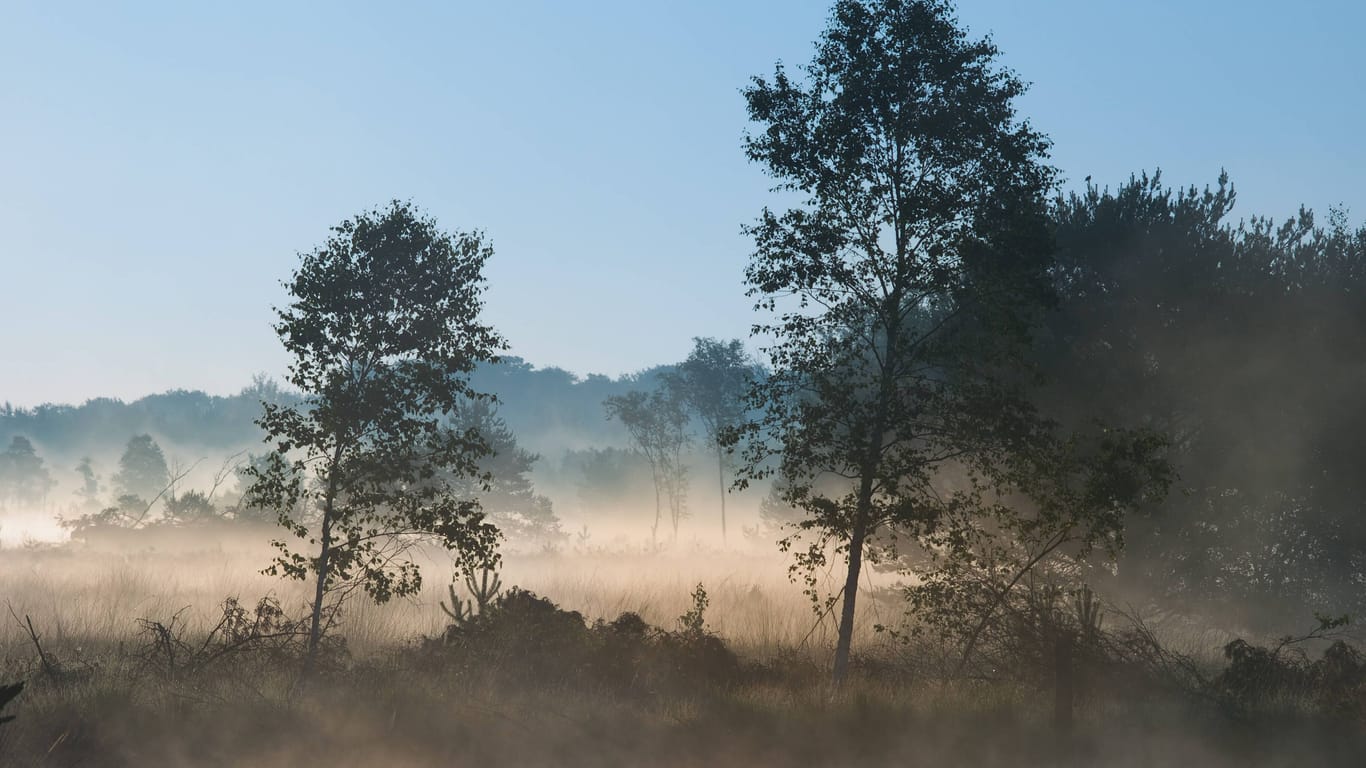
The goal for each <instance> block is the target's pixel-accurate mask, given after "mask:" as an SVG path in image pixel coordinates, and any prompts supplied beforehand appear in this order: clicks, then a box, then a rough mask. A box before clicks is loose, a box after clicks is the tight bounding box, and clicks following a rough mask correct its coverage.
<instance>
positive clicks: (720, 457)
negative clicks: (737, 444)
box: [716, 443, 727, 547]
mask: <svg viewBox="0 0 1366 768" xmlns="http://www.w3.org/2000/svg"><path fill="white" fill-rule="evenodd" d="M716 480H717V482H718V483H719V484H720V486H721V546H722V547H725V546H726V543H727V541H726V459H725V454H724V453H723V452H722V450H721V444H720V443H717V444H716Z"/></svg>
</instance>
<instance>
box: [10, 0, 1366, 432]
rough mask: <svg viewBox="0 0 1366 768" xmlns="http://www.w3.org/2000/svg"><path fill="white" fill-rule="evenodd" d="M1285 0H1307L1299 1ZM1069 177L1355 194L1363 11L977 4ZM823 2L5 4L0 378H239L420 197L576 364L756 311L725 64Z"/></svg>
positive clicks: (777, 54) (29, 402)
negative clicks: (346, 258) (345, 263)
mask: <svg viewBox="0 0 1366 768" xmlns="http://www.w3.org/2000/svg"><path fill="white" fill-rule="evenodd" d="M1292 7H1293V9H1294V10H1293V12H1291V11H1290V9H1291V8H1292ZM958 9H959V17H960V19H961V21H962V22H963V23H964V24H965V25H966V26H967V27H968V29H969V30H970V33H971V34H973V35H974V36H980V35H984V34H990V35H991V36H992V38H993V39H994V41H995V42H996V44H997V45H998V46H999V47H1000V49H1001V51H1002V57H1001V63H1002V64H1004V65H1005V66H1007V67H1009V68H1011V69H1013V70H1014V71H1016V72H1017V73H1018V74H1019V75H1020V76H1021V78H1022V79H1024V80H1025V81H1027V82H1029V83H1031V84H1032V86H1031V89H1030V91H1029V92H1028V93H1027V94H1026V95H1025V96H1024V97H1022V98H1021V100H1020V102H1019V105H1018V106H1019V109H1020V112H1021V114H1022V115H1023V116H1025V117H1027V118H1029V120H1030V121H1031V122H1032V123H1033V124H1034V126H1035V127H1037V128H1038V129H1040V130H1042V131H1043V132H1045V133H1047V134H1048V135H1049V136H1051V138H1052V140H1053V152H1052V162H1053V164H1054V165H1055V166H1056V167H1057V168H1059V170H1060V171H1061V173H1062V177H1063V179H1064V181H1063V184H1064V188H1065V189H1075V188H1078V187H1079V186H1080V185H1081V184H1082V180H1083V179H1084V178H1085V177H1086V176H1091V177H1093V179H1094V180H1095V181H1096V182H1098V183H1100V184H1102V185H1106V184H1108V185H1111V186H1114V185H1117V184H1119V183H1121V182H1122V181H1124V180H1125V179H1126V178H1128V176H1129V175H1130V174H1131V173H1135V172H1141V171H1144V170H1153V169H1156V168H1159V167H1160V168H1161V169H1162V172H1163V177H1164V179H1166V180H1167V181H1168V182H1170V183H1173V184H1179V185H1182V186H1185V185H1189V184H1196V185H1200V186H1203V185H1205V184H1210V183H1213V182H1214V181H1215V179H1216V178H1217V176H1218V174H1219V172H1220V170H1221V169H1227V170H1228V172H1229V173H1230V175H1231V176H1232V178H1233V181H1234V184H1235V186H1236V188H1237V190H1238V206H1237V208H1236V209H1235V214H1236V215H1239V216H1249V215H1270V216H1273V217H1275V218H1284V217H1286V216H1289V215H1290V214H1292V213H1294V212H1295V211H1296V210H1297V209H1298V207H1299V206H1300V205H1301V204H1304V205H1307V206H1309V207H1311V208H1314V209H1316V210H1319V211H1324V212H1326V210H1327V208H1328V207H1329V206H1342V207H1345V208H1347V209H1348V211H1349V218H1350V219H1351V220H1352V221H1353V222H1360V221H1362V219H1363V217H1362V215H1361V214H1363V213H1366V186H1363V185H1361V184H1360V183H1359V179H1360V178H1361V177H1362V176H1363V171H1366V142H1363V141H1362V140H1361V137H1362V136H1363V135H1366V99H1362V98H1360V80H1361V77H1362V76H1363V74H1366V46H1361V45H1360V44H1359V41H1358V36H1359V33H1360V30H1361V29H1362V28H1363V27H1364V26H1366V5H1362V4H1359V3H1356V2H1349V1H1348V0H1339V1H1337V2H1312V1H1306V2H1301V3H1297V4H1294V5H1293V6H1290V5H1287V4H1285V3H1274V4H1273V3H1270V2H1260V1H1254V0H1241V1H1239V2H1231V1H1225V0H1203V1H1202V2H1190V1H1189V0H1186V1H1184V2H1169V1H1168V0H1154V1H1152V2H1146V3H1128V2H1097V1H1096V0H1086V1H1084V2H1083V1H1080V0H1049V2H1046V3H1022V2H1018V0H963V1H962V2H960V3H959V4H958ZM827 14H828V6H827V3H825V2H809V3H808V2H797V1H795V0H730V1H728V2H722V1H720V0H692V1H691V2H686V3H663V2H651V1H647V0H629V1H625V0H623V1H619V0H609V1H602V2H599V1H597V0H585V2H578V3H568V2H558V1H557V2H550V1H546V2H502V3H488V2H478V3H476V2H461V1H456V0H452V1H450V2H432V3H420V2H405V3H342V2H332V3H303V2H297V3H258V2H234V3H180V2H168V3H134V2H129V3H117V4H116V3H102V2H91V3H79V2H67V3H50V2H28V1H27V0H21V1H19V2H16V1H15V0H0V307H3V316H4V318H5V328H6V332H5V334H4V335H3V336H0V344H2V345H3V346H0V402H5V401H8V402H11V403H13V404H15V405H18V406H33V405H36V404H39V403H45V402H57V403H62V402H68V403H77V402H81V401H84V400H85V399H87V398H91V397H98V396H108V397H119V398H123V399H135V398H137V397H140V396H142V395H145V394H149V393H152V392H160V391H165V390H168V389H174V388H184V389H203V390H206V391H208V392H211V393H216V394H227V393H231V392H235V391H237V390H239V389H241V388H242V387H243V386H245V385H246V384H248V383H249V381H250V378H251V376H252V374H253V373H256V372H266V373H270V374H274V375H276V376H279V375H280V374H281V373H282V372H283V371H284V369H285V366H286V363H287V358H286V356H285V353H284V352H283V350H282V349H281V348H280V345H279V342H278V340H277V339H276V338H275V336H274V333H273V331H272V330H271V322H272V320H273V314H272V307H273V306H276V305H282V304H284V303H285V301H286V296H285V293H284V291H283V289H282V288H281V287H280V282H281V281H282V280H283V279H285V278H286V277H288V276H289V274H290V271H291V270H292V269H293V268H294V266H295V265H296V264H297V260H298V254H299V253H300V252H302V251H308V250H310V249H312V248H313V247H314V246H315V245H317V244H319V243H320V242H322V240H323V239H324V238H325V237H326V235H327V231H328V227H330V226H332V225H333V224H336V223H337V222H339V221H341V220H343V219H345V218H347V217H349V216H352V215H354V214H356V213H359V212H361V211H364V210H368V209H371V208H373V207H375V206H378V205H383V204H384V203H386V202H387V201H389V200H392V199H395V198H398V199H410V200H412V201H413V202H415V203H416V204H417V205H418V206H420V207H421V208H423V209H424V210H426V211H427V212H428V213H429V214H431V215H432V216H433V217H435V218H436V219H437V220H438V222H439V223H440V224H441V225H442V226H443V227H444V228H446V229H449V230H458V231H465V230H472V229H478V230H481V231H483V232H484V233H485V235H486V236H487V237H488V238H489V239H490V241H491V242H492V244H493V247H494V249H495V251H496V255H495V257H494V259H493V260H492V261H491V262H490V264H489V266H488V268H487V270H486V277H487V279H488V286H489V287H488V293H487V306H486V315H485V316H486V319H487V320H488V321H489V322H491V323H492V324H493V325H494V326H495V327H496V328H498V329H499V330H500V331H501V332H502V333H503V335H504V336H506V337H507V339H508V341H509V342H510V345H511V353H512V354H515V355H518V356H521V357H523V358H525V359H527V360H528V361H530V362H532V363H533V364H535V365H538V366H552V365H553V366H559V367H562V368H566V369H568V370H571V371H574V372H576V373H579V374H587V373H590V372H596V373H606V374H610V375H616V374H621V373H625V372H631V371H635V370H639V369H642V368H645V367H648V366H651V365H656V364H660V363H667V362H674V361H677V360H680V359H682V358H683V357H684V356H686V354H687V352H688V350H689V348H690V347H691V339H692V337H694V336H716V337H724V338H734V337H745V336H746V335H747V333H748V328H749V326H750V324H751V322H752V321H753V317H752V312H751V301H750V300H749V299H748V298H746V297H745V295H744V288H743V285H742V273H743V269H744V265H745V262H746V260H747V258H748V256H749V253H750V250H751V248H750V243H749V242H748V241H747V240H746V238H745V237H744V236H743V235H742V234H741V226H742V225H743V224H745V223H746V222H749V221H752V220H753V219H754V217H755V216H756V215H757V214H758V212H759V211H760V210H761V208H762V207H763V206H764V205H765V204H767V203H773V202H775V198H774V197H773V196H772V195H771V194H770V193H769V191H768V190H769V187H770V186H772V183H771V181H770V180H769V179H767V178H766V177H765V176H764V175H763V173H762V171H761V169H759V168H758V167H756V166H753V165H751V164H749V163H748V162H747V161H746V159H745V157H744V153H743V150H742V140H743V136H744V132H745V130H746V127H747V126H746V118H745V110H744V101H743V98H742V97H741V95H740V89H741V88H742V87H743V86H744V85H745V84H746V83H747V81H748V78H750V77H751V76H753V75H759V74H767V73H770V72H771V71H772V68H773V65H774V63H775V62H777V61H779V60H782V61H784V62H785V63H787V64H789V65H791V66H797V65H801V64H803V63H805V62H806V61H808V60H809V59H810V56H811V52H812V49H813V44H814V41H815V39H816V38H817V36H818V35H819V33H820V31H821V29H822V28H823V27H824V25H825V19H826V17H827Z"/></svg>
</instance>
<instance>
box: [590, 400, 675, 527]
mask: <svg viewBox="0 0 1366 768" xmlns="http://www.w3.org/2000/svg"><path fill="white" fill-rule="evenodd" d="M602 406H603V408H604V409H605V410H606V411H607V418H609V419H618V420H620V421H621V423H622V426H624V427H626V431H627V432H628V433H630V435H631V442H632V443H634V444H635V447H636V449H637V450H639V451H640V452H641V454H643V455H644V456H645V460H646V461H647V462H649V464H650V473H651V475H652V476H653V478H654V485H655V521H654V524H653V525H652V526H650V543H651V544H652V545H653V544H657V543H658V540H659V521H660V517H661V515H662V512H663V506H662V502H663V500H665V499H667V500H668V503H669V522H670V523H671V524H672V526H673V540H674V541H675V542H676V541H678V524H679V523H680V522H682V520H683V518H684V517H685V516H686V515H687V491H688V488H687V480H688V468H687V466H686V465H685V464H684V463H683V451H684V449H685V448H687V446H688V413H687V411H685V410H684V408H683V401H682V400H681V399H680V398H679V396H678V393H677V392H675V391H674V390H673V389H671V388H670V387H667V386H666V387H661V388H660V389H656V390H655V391H654V392H651V393H649V394H646V393H645V392H640V391H636V392H628V393H626V394H624V395H614V396H612V397H609V398H607V399H606V400H604V401H603V402H602Z"/></svg>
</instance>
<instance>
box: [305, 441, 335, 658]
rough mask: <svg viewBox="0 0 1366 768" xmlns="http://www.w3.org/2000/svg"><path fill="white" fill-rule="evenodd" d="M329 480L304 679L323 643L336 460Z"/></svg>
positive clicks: (330, 557) (330, 564) (330, 563)
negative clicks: (324, 606) (324, 600)
mask: <svg viewBox="0 0 1366 768" xmlns="http://www.w3.org/2000/svg"><path fill="white" fill-rule="evenodd" d="M333 466H334V469H333V470H332V474H331V476H329V477H328V480H327V486H328V487H327V496H326V497H324V500H323V526H322V532H321V535H320V537H319V538H320V541H321V544H322V547H321V549H320V551H319V552H318V572H317V576H318V583H317V584H316V585H315V587H314V589H313V613H312V615H311V616H310V617H309V623H308V653H307V654H305V656H304V670H303V679H305V680H307V679H309V678H310V677H312V676H313V667H314V663H315V662H316V661H317V657H318V646H319V645H320V644H321V643H322V636H323V629H322V619H323V599H324V598H325V597H326V596H327V577H328V575H329V574H330V572H331V570H332V522H333V515H334V508H335V503H336V496H337V483H336V480H335V477H336V469H335V466H336V462H335V461H334V462H333Z"/></svg>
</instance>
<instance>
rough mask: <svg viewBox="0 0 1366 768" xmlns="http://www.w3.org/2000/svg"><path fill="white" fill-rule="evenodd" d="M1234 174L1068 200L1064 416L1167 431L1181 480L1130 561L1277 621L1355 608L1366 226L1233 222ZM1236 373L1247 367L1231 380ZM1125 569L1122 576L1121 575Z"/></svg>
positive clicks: (1060, 286)
mask: <svg viewBox="0 0 1366 768" xmlns="http://www.w3.org/2000/svg"><path fill="white" fill-rule="evenodd" d="M1235 200H1236V195H1235V193H1234V188H1233V186H1232V184H1231V183H1230V182H1229V180H1228V177H1227V175H1221V176H1220V178H1219V179H1218V181H1217V183H1216V184H1214V185H1211V186H1208V187H1205V188H1204V189H1199V188H1196V187H1194V186H1192V187H1189V188H1175V189H1174V188H1172V187H1169V186H1167V185H1166V184H1165V183H1164V182H1163V180H1162V177H1161V175H1160V174H1154V175H1151V176H1149V175H1146V174H1145V175H1142V176H1138V177H1131V178H1130V179H1129V180H1128V181H1127V182H1125V183H1123V184H1120V185H1119V186H1118V187H1117V188H1115V189H1110V188H1105V189H1102V188H1100V187H1099V186H1097V185H1094V184H1088V185H1087V187H1086V189H1085V190H1084V191H1083V192H1081V193H1077V194H1072V195H1068V196H1066V197H1060V198H1059V199H1058V200H1057V201H1056V202H1055V204H1054V206H1053V213H1052V216H1051V218H1052V219H1053V222H1054V223H1053V229H1054V236H1055V238H1056V241H1057V244H1058V250H1057V257H1056V265H1055V267H1054V270H1053V282H1054V285H1055V286H1056V288H1057V292H1058V294H1059V297H1060V303H1059V308H1058V311H1057V312H1055V313H1051V314H1050V315H1049V316H1048V317H1047V333H1046V334H1045V335H1044V337H1043V343H1041V344H1040V348H1039V352H1038V355H1039V359H1040V364H1041V365H1042V366H1043V367H1044V368H1046V369H1047V370H1048V371H1049V372H1050V376H1049V378H1050V381H1051V382H1052V384H1051V385H1050V387H1049V389H1048V397H1047V400H1048V402H1047V403H1046V404H1045V407H1046V408H1047V410H1049V412H1050V413H1056V414H1058V415H1059V416H1060V417H1061V418H1063V419H1064V420H1068V421H1071V422H1073V423H1076V422H1080V421H1085V420H1089V419H1091V418H1093V417H1099V418H1102V419H1103V420H1104V421H1105V422H1106V423H1109V424H1113V425H1119V426H1128V427H1146V428H1151V429H1155V430H1158V431H1161V432H1164V433H1167V434H1169V435H1171V438H1172V451H1171V454H1170V458H1171V460H1172V462H1173V464H1174V466H1175V468H1176V470H1177V471H1178V472H1179V473H1180V475H1181V477H1182V478H1183V485H1184V486H1185V487H1184V488H1183V489H1182V490H1183V492H1182V493H1181V494H1180V495H1179V496H1175V497H1174V498H1172V499H1171V500H1169V502H1168V503H1167V504H1164V505H1163V506H1161V507H1158V508H1153V509H1151V510H1148V511H1149V513H1150V514H1147V515H1143V516H1139V517H1136V518H1135V519H1133V520H1131V521H1130V523H1131V529H1132V532H1133V535H1131V536H1130V542H1131V544H1132V546H1131V548H1130V550H1129V552H1128V554H1127V555H1126V561H1127V563H1128V568H1127V574H1128V576H1129V577H1131V578H1133V580H1134V581H1135V582H1141V583H1142V585H1143V587H1144V588H1145V589H1150V588H1152V587H1154V586H1155V587H1158V588H1159V589H1161V590H1162V591H1163V592H1165V593H1167V594H1168V595H1172V596H1174V597H1180V598H1181V599H1183V600H1187V601H1191V600H1200V601H1205V602H1206V603H1207V604H1208V606H1209V607H1211V608H1216V609H1217V608H1219V607H1225V608H1227V607H1229V606H1233V605H1241V604H1245V603H1246V602H1248V601H1256V602H1257V603H1258V604H1259V605H1262V606H1264V607H1265V608H1267V609H1272V608H1275V607H1280V608H1281V610H1279V611H1274V610H1265V611H1262V612H1261V615H1262V617H1263V620H1268V621H1269V623H1277V622H1279V621H1280V620H1281V615H1282V614H1284V613H1286V612H1289V611H1299V610H1302V607H1303V606H1304V605H1306V604H1307V605H1311V606H1318V607H1320V608H1327V607H1328V606H1348V607H1351V606H1358V605H1360V601H1361V595H1362V592H1361V589H1360V586H1359V583H1358V582H1357V581H1356V579H1357V578H1358V575H1359V574H1361V573H1363V572H1366V558H1363V555H1362V553H1363V552H1366V525H1363V524H1362V521H1363V520H1366V517H1363V516H1361V515H1357V514H1348V513H1347V510H1354V509H1357V508H1358V506H1359V500H1360V498H1361V497H1362V493H1363V490H1366V489H1363V487H1362V484H1361V479H1362V477H1363V475H1362V474H1361V473H1360V472H1359V471H1357V468H1356V465H1355V462H1356V458H1355V457H1357V456H1360V455H1361V453H1362V452H1363V450H1366V443H1363V435H1366V409H1363V408H1362V407H1361V402H1362V401H1361V398H1360V392H1361V390H1362V388H1363V386H1364V385H1366V380H1363V377H1362V369H1361V368H1360V367H1359V366H1354V365H1346V364H1344V363H1343V361H1344V360H1353V359H1356V358H1357V357H1359V349H1360V345H1361V340H1362V330H1361V329H1362V328H1363V327H1366V324H1364V323H1363V321H1364V320H1366V303H1363V298H1362V297H1363V296H1366V270H1363V269H1362V265H1363V264H1366V231H1363V230H1361V229H1353V228H1351V227H1349V226H1348V225H1347V222H1346V220H1345V218H1344V217H1343V216H1342V214H1341V212H1333V213H1331V214H1330V215H1329V216H1328V218H1327V221H1326V222H1325V221H1322V220H1320V219H1316V218H1315V217H1314V216H1313V215H1312V214H1311V213H1309V212H1308V211H1304V210H1301V211H1300V213H1299V214H1298V215H1296V216H1294V217H1292V218H1290V219H1288V220H1286V221H1284V222H1272V221H1271V220H1269V219H1265V218H1256V217H1254V218H1250V219H1245V220H1243V221H1242V222H1233V221H1232V220H1231V214H1230V212H1231V210H1232V209H1233V206H1234V203H1235ZM1231 383H1236V386H1234V385H1232V384H1231ZM1123 575H1124V573H1122V574H1121V576H1123Z"/></svg>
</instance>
